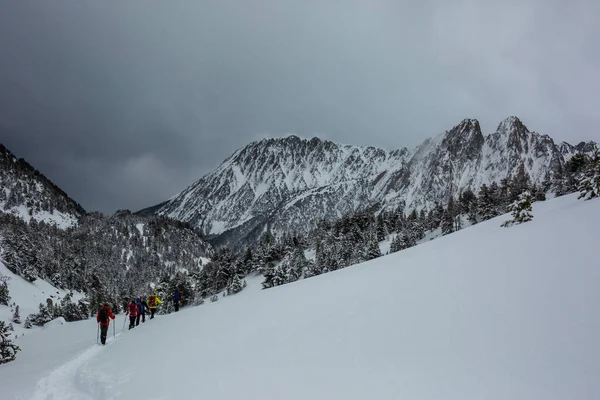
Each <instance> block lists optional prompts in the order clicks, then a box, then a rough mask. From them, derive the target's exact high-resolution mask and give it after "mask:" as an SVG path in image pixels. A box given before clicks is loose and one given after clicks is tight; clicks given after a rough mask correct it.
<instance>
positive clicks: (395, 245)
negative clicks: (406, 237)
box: [390, 233, 402, 253]
mask: <svg viewBox="0 0 600 400" xmlns="http://www.w3.org/2000/svg"><path fill="white" fill-rule="evenodd" d="M400 236H401V233H397V234H396V236H394V239H392V243H390V253H395V252H397V251H400V250H402V249H401V248H400Z"/></svg>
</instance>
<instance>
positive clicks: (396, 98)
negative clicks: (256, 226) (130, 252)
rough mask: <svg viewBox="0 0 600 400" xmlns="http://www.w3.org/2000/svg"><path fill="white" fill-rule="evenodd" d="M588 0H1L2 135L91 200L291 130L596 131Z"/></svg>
mask: <svg viewBox="0 0 600 400" xmlns="http://www.w3.org/2000/svg"><path fill="white" fill-rule="evenodd" d="M599 14H600V5H599V4H598V2H596V1H594V0H589V1H584V0H581V1H578V2H564V1H558V0H534V1H515V0H508V1H504V2H494V1H481V0H456V1H452V2H448V1H442V0H434V1H431V0H430V1H424V2H407V1H385V0H373V1H368V2H367V1H347V0H346V1H341V0H340V1H330V2H318V1H306V0H303V1H300V0H297V1H275V0H272V1H259V0H238V1H227V0H226V1H223V0H220V1H219V0H204V1H192V0H188V1H176V2H162V1H150V0H130V1H127V2H76V1H67V0H56V1H52V2H40V1H27V0H20V1H18V2H5V3H4V4H3V5H2V12H0V55H1V60H2V62H0V126H1V127H2V129H1V130H0V141H1V142H3V143H5V144H6V145H7V146H8V147H9V148H11V149H12V150H13V151H14V152H15V153H17V155H19V156H23V157H25V158H27V159H28V160H29V161H30V162H31V163H32V164H34V165H35V166H37V167H38V168H39V169H40V170H42V171H43V172H44V173H46V174H47V175H48V176H49V177H50V178H51V179H53V180H54V181H55V182H56V183H57V184H59V185H60V186H61V187H63V188H64V189H65V190H66V191H67V192H68V193H70V194H71V195H72V196H73V197H74V198H76V199H77V200H78V201H80V202H81V203H82V204H83V206H84V207H86V208H87V209H99V210H102V211H106V212H112V211H114V210H116V209H118V208H131V209H139V208H141V207H144V206H148V205H152V204H155V203H158V202H160V201H162V200H165V199H166V198H168V197H170V196H172V195H173V194H175V193H176V192H178V191H179V190H181V189H183V188H184V187H185V186H186V185H188V184H190V183H191V182H192V181H194V180H195V179H197V178H199V177H200V176H201V175H203V174H204V173H206V172H208V171H210V170H211V169H213V168H215V167H216V166H217V165H218V164H219V163H220V162H221V161H222V160H223V159H224V158H226V157H227V156H228V155H229V154H231V152H233V151H234V150H235V149H237V148H239V147H241V146H243V145H245V144H246V143H248V142H249V141H251V140H255V139H257V138H260V137H264V136H281V135H285V134H287V133H296V134H298V135H300V136H303V137H310V136H313V135H319V136H321V137H325V138H328V139H331V140H335V141H339V142H343V143H352V144H359V145H376V146H381V147H386V148H398V147H402V146H409V147H412V146H415V145H417V144H419V143H420V142H421V141H422V140H424V139H425V138H427V137H429V136H433V135H435V134H437V133H439V132H442V131H443V130H445V129H449V128H451V127H452V126H453V125H454V124H456V123H458V122H459V121H460V120H461V119H463V118H466V117H473V118H478V119H479V120H480V121H481V123H482V126H483V128H484V130H485V131H486V132H491V131H493V130H494V129H495V127H496V125H497V124H498V122H500V120H501V119H503V118H504V117H506V116H509V115H518V116H520V117H521V118H522V119H523V121H524V122H525V123H526V124H527V125H528V126H529V127H530V129H534V130H537V131H540V132H543V133H548V134H550V135H551V136H553V137H554V138H556V139H558V140H567V141H571V142H578V141H580V140H589V139H598V133H597V127H598V125H599V122H600V121H599V120H600V116H599V115H598V113H597V110H598V106H599V103H600V102H599V100H598V97H597V93H599V92H600V80H599V79H598V78H597V71H598V70H599V69H600V54H599V52H598V50H597V49H596V48H597V43H598V41H599V39H600V37H599V29H598V28H596V24H595V21H594V20H593V19H594V16H596V15H599Z"/></svg>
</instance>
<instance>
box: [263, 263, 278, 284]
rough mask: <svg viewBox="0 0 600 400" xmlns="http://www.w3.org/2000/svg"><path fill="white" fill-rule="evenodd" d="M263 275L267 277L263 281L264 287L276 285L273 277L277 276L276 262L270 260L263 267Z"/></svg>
mask: <svg viewBox="0 0 600 400" xmlns="http://www.w3.org/2000/svg"><path fill="white" fill-rule="evenodd" d="M263 277H264V278H265V280H264V281H263V282H262V287H263V289H269V288H272V287H273V286H274V285H273V278H274V277H275V264H273V263H272V262H270V263H268V264H267V265H266V266H265V268H263Z"/></svg>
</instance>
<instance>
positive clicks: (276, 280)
mask: <svg viewBox="0 0 600 400" xmlns="http://www.w3.org/2000/svg"><path fill="white" fill-rule="evenodd" d="M273 271H274V272H273V279H272V281H271V282H272V285H273V287H274V286H280V285H283V284H284V283H286V279H287V270H286V268H285V266H284V265H283V263H279V264H278V265H277V266H275V268H274V270H273Z"/></svg>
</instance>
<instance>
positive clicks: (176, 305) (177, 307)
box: [173, 301, 179, 311]
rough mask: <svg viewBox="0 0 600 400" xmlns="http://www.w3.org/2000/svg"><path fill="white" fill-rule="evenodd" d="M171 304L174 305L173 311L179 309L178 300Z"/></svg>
mask: <svg viewBox="0 0 600 400" xmlns="http://www.w3.org/2000/svg"><path fill="white" fill-rule="evenodd" d="M173 306H175V311H179V302H178V301H176V302H174V303H173Z"/></svg>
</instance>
